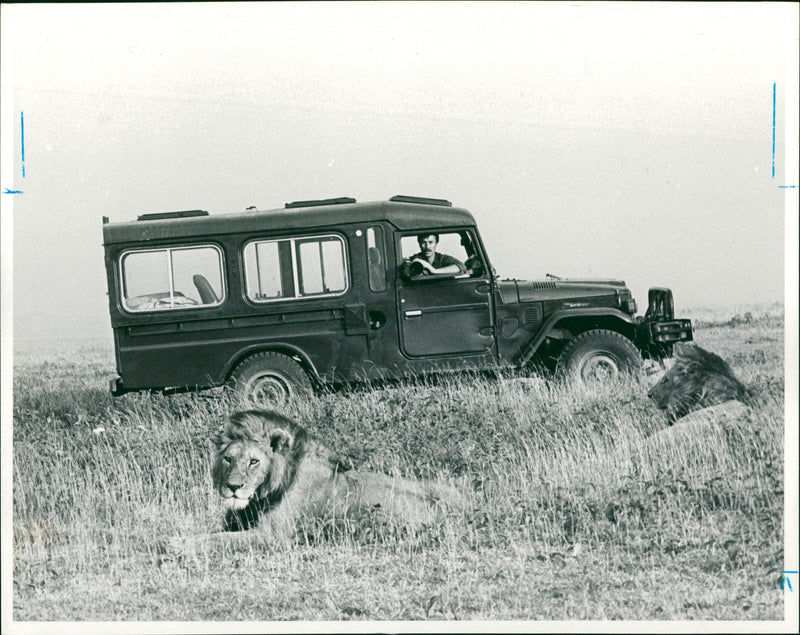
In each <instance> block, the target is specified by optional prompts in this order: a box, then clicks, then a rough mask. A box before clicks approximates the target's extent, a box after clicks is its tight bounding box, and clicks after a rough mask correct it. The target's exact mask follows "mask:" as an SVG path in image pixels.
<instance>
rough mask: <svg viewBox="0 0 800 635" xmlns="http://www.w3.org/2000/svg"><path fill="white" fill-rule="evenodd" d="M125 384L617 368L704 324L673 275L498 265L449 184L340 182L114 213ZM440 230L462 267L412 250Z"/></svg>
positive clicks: (174, 388) (308, 385)
mask: <svg viewBox="0 0 800 635" xmlns="http://www.w3.org/2000/svg"><path fill="white" fill-rule="evenodd" d="M103 223H104V225H103V238H104V247H105V263H106V272H107V277H108V297H109V310H110V313H111V325H112V327H113V330H114V343H115V349H116V364H117V373H118V377H116V378H114V379H113V380H111V392H112V393H113V394H114V395H121V394H123V393H126V392H130V391H140V390H154V391H161V392H178V391H186V390H199V389H204V388H211V387H217V386H222V385H229V386H232V387H233V388H234V389H236V390H238V391H240V392H241V393H243V394H247V395H250V396H252V397H253V398H255V399H257V400H261V401H268V402H280V401H282V400H286V399H289V398H292V397H293V396H294V395H295V394H296V393H304V392H310V391H312V390H315V389H319V388H322V387H324V386H339V385H344V384H350V383H353V382H362V381H371V380H381V379H389V378H396V377H409V376H415V375H419V374H423V373H440V372H448V371H459V370H469V369H472V370H480V369H493V368H497V367H498V365H500V366H504V367H515V368H519V369H522V370H527V369H532V368H534V367H539V368H542V369H549V370H551V371H561V372H563V373H566V374H567V375H570V376H572V377H574V378H577V379H579V380H583V381H589V380H593V379H597V378H600V379H603V378H607V377H614V376H617V375H619V374H620V373H622V372H625V371H629V370H632V369H636V368H637V367H639V366H641V364H642V360H643V359H654V360H659V359H662V358H664V357H667V356H670V355H671V354H672V344H673V343H674V342H678V341H689V340H691V339H692V326H691V323H690V321H689V320H685V319H675V318H674V311H673V299H672V292H671V291H670V290H669V289H664V288H653V289H650V292H649V298H648V300H649V302H648V308H647V311H646V313H645V314H644V316H638V317H637V316H636V311H637V307H636V302H635V301H634V299H633V298H632V297H631V292H630V290H629V289H628V288H627V287H626V286H625V283H624V282H621V281H617V280H588V279H587V280H571V279H570V280H562V279H557V278H553V277H551V278H549V279H545V280H535V281H530V282H526V281H522V280H500V279H499V278H498V277H497V276H495V275H494V274H493V271H494V270H493V268H492V266H491V262H490V259H489V254H487V253H486V250H485V248H484V245H483V242H482V240H481V236H480V233H479V232H478V227H477V226H476V223H475V219H474V218H473V216H472V214H471V213H470V212H469V211H467V210H465V209H461V208H457V207H453V206H452V205H451V203H450V202H448V201H445V200H441V199H429V198H418V197H412V196H394V197H392V198H391V199H389V200H388V201H378V202H370V203H357V202H356V201H355V200H354V199H352V198H338V199H327V200H314V201H299V202H295V203H287V204H286V205H285V207H284V208H282V209H276V210H265V211H259V210H255V209H253V208H250V209H248V210H247V211H245V212H243V213H233V214H222V215H214V216H212V215H209V214H208V212H205V211H201V210H194V211H185V212H170V213H158V214H145V215H143V216H139V218H138V220H137V221H135V222H125V223H109V222H108V219H107V218H104V219H103ZM431 233H435V234H437V235H438V237H439V242H438V249H437V251H438V252H440V253H445V254H449V255H450V256H453V257H455V258H456V259H458V260H460V261H461V263H464V265H465V266H464V271H460V272H459V273H458V274H447V275H436V274H434V275H425V274H427V273H428V272H427V271H420V269H421V267H419V264H418V263H414V264H413V265H410V263H409V261H408V258H409V257H410V256H412V255H413V254H414V253H415V252H418V251H419V248H420V247H419V245H418V242H417V236H418V235H420V234H431Z"/></svg>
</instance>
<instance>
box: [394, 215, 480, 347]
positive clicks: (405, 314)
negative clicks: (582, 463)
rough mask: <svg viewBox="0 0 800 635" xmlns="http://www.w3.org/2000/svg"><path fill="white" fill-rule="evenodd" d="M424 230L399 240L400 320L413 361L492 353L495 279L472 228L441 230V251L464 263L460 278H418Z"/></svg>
mask: <svg viewBox="0 0 800 635" xmlns="http://www.w3.org/2000/svg"><path fill="white" fill-rule="evenodd" d="M426 233H427V234H428V235H429V234H430V233H431V232H426V231H425V230H420V231H418V232H416V233H413V234H412V233H404V234H403V235H398V236H397V241H398V244H397V245H396V251H397V253H398V254H399V255H401V257H402V259H400V261H399V262H398V267H397V273H396V276H397V282H396V289H397V291H396V294H397V320H398V324H399V334H400V347H401V350H402V351H403V354H404V355H406V356H407V357H410V358H427V357H438V356H458V355H476V354H491V353H493V351H494V350H495V333H494V320H493V311H492V295H491V278H490V273H489V272H488V271H487V267H486V266H484V262H485V259H484V258H483V257H482V255H481V253H480V249H479V246H478V245H479V244H478V241H477V240H476V239H475V234H474V231H473V230H472V229H454V230H448V231H439V232H438V240H437V243H436V251H437V252H438V253H440V254H446V255H447V256H451V257H453V258H455V259H456V260H458V261H459V262H460V263H463V265H464V267H465V269H466V271H465V272H463V273H459V274H457V275H453V274H448V275H436V274H430V273H428V272H425V273H423V274H417V275H415V271H414V268H413V267H411V266H410V263H409V259H410V258H412V257H413V256H415V255H416V254H418V253H419V252H420V244H419V237H420V236H422V235H425V234H426Z"/></svg>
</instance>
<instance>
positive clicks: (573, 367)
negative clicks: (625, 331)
mask: <svg viewBox="0 0 800 635" xmlns="http://www.w3.org/2000/svg"><path fill="white" fill-rule="evenodd" d="M641 367H642V355H641V353H640V352H639V350H638V349H637V348H636V346H634V344H633V342H631V341H630V340H629V339H628V338H627V337H625V336H624V335H621V334H620V333H617V332H616V331H608V330H606V329H595V330H592V331H586V332H585V333H581V334H580V335H578V337H576V338H575V339H574V340H572V341H571V342H569V343H568V344H567V345H566V346H565V347H564V350H563V351H562V352H561V355H560V356H559V358H558V365H557V370H558V371H559V372H560V373H562V374H563V375H565V376H566V377H567V378H568V379H571V380H573V381H578V382H581V383H583V384H591V383H606V382H613V381H615V380H617V379H619V378H620V376H621V375H622V374H624V373H631V372H635V371H637V370H639V369H640V368H641Z"/></svg>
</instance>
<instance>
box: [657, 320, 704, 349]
mask: <svg viewBox="0 0 800 635" xmlns="http://www.w3.org/2000/svg"><path fill="white" fill-rule="evenodd" d="M693 339H694V336H693V335H692V321H691V320H667V321H665V322H652V323H651V324H650V341H651V342H652V343H653V344H674V343H675V342H691V341H692V340H693Z"/></svg>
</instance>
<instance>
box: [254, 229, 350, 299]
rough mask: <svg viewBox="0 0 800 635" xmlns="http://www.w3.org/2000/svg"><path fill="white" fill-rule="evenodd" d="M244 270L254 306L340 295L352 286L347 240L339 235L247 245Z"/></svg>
mask: <svg viewBox="0 0 800 635" xmlns="http://www.w3.org/2000/svg"><path fill="white" fill-rule="evenodd" d="M244 270H245V281H246V287H247V297H248V298H249V299H250V300H253V301H255V302H269V301H274V300H286V299H299V298H307V297H317V296H327V295H341V294H342V293H344V292H345V291H347V289H348V286H349V281H348V276H347V258H346V251H345V245H344V240H343V239H342V238H341V236H336V235H329V236H314V237H308V238H285V239H281V240H263V241H255V242H251V243H248V244H247V245H245V248H244Z"/></svg>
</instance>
